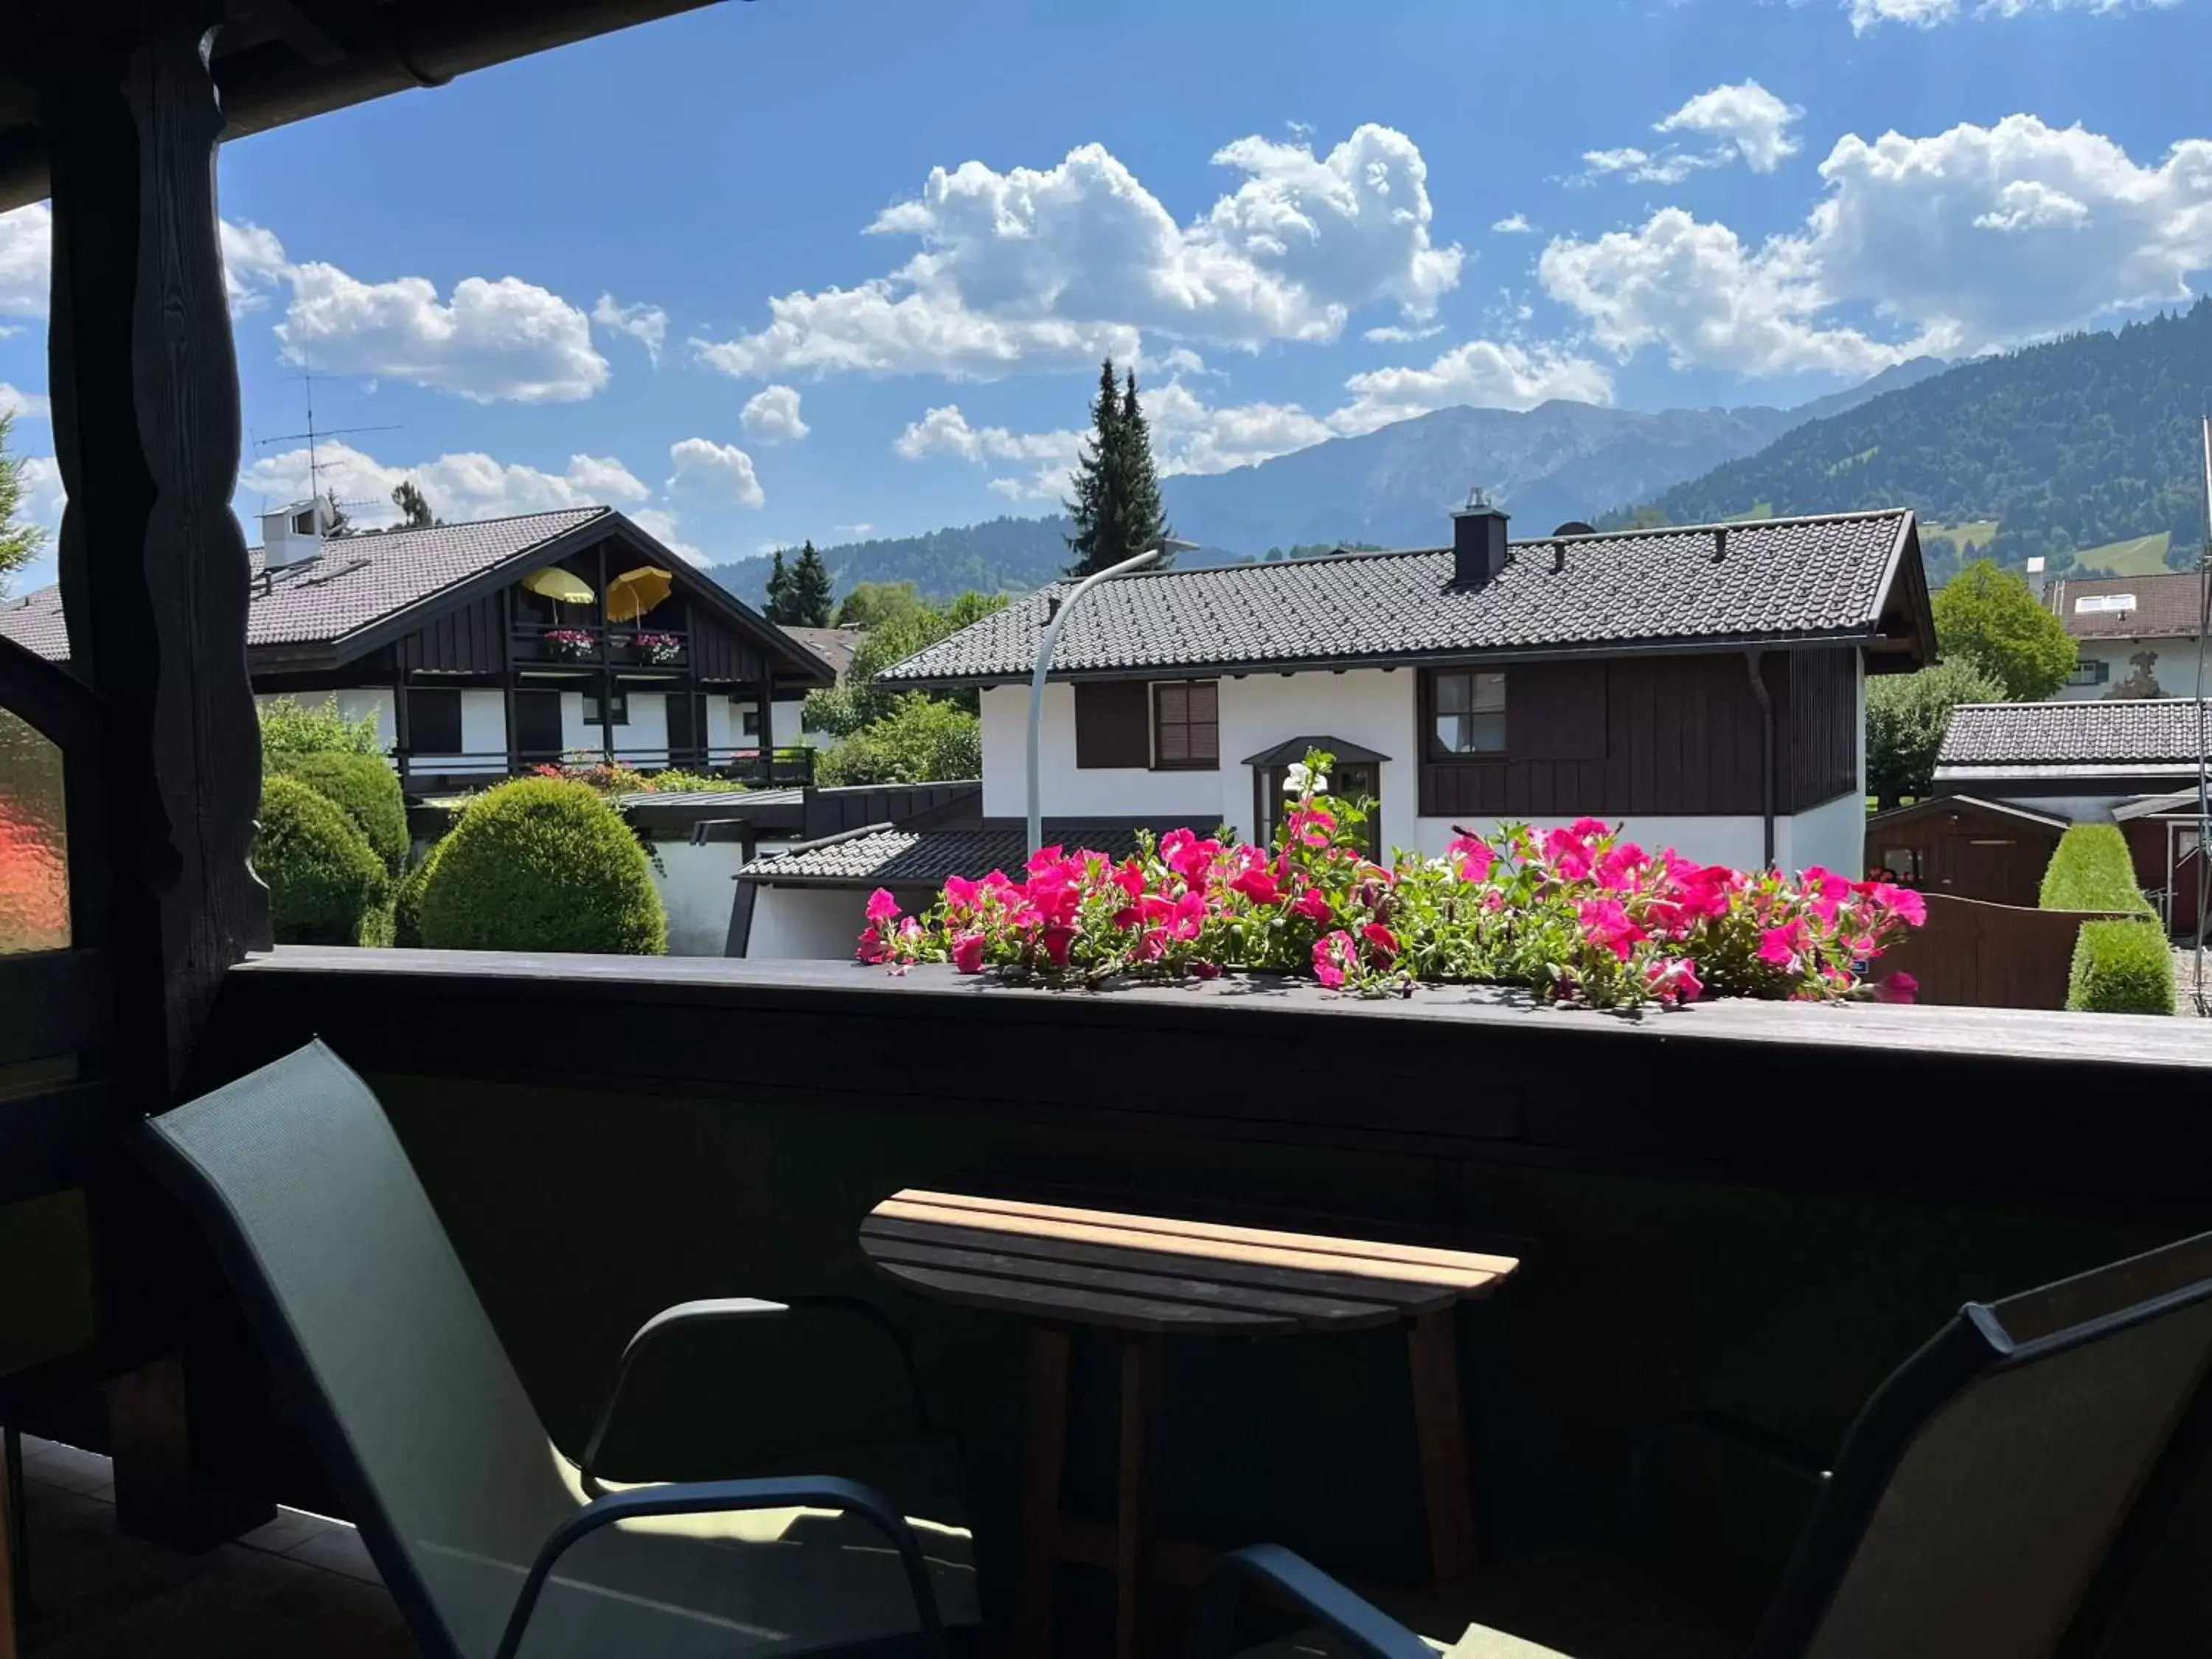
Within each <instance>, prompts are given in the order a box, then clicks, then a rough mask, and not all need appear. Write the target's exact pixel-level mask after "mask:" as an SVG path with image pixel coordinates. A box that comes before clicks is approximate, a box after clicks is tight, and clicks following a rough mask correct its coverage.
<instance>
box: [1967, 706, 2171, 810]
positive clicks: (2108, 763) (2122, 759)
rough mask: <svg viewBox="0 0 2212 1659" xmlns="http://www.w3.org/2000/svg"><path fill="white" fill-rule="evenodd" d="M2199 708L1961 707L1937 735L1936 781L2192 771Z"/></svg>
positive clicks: (2095, 776)
mask: <svg viewBox="0 0 2212 1659" xmlns="http://www.w3.org/2000/svg"><path fill="white" fill-rule="evenodd" d="M2199 708H2200V705H2199V704H2198V703H2197V702H2196V701H2195V700H2194V699H2191V698H2188V697H2160V698H2148V699H2142V700H2123V701H2118V702H1987V703H1965V704H1961V705H1960V707H1959V708H1954V709H1953V710H1952V711H1951V723H1950V726H1949V727H1948V729H1947V730H1946V731H1945V732H1944V733H1943V746H1942V749H1941V750H1939V751H1938V752H1937V754H1936V782H1938V783H1944V782H1960V783H1963V782H1968V781H1973V780H1975V779H1980V778H1992V777H2003V778H2007V779H2017V780H2030V781H2032V780H2038V779H2058V780H2063V779H2119V778H2124V777H2134V776H2138V775H2160V776H2163V775H2167V774H2178V773H2181V772H2187V771H2192V770H2194V769H2195V767H2196V764H2197V731H2198V723H2199V721H2198V711H2199ZM2204 726H2205V729H2206V730H2207V731H2208V732H2212V709H2207V710H2206V711H2205V719H2204ZM2044 793H2063V792H2059V791H2050V790H2046V791H2045V792H2044Z"/></svg>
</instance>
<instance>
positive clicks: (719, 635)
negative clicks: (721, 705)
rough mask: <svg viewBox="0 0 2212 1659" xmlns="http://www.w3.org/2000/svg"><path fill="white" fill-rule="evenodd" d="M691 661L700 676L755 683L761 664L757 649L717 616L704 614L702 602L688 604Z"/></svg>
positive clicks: (726, 681) (724, 680) (706, 678)
mask: <svg viewBox="0 0 2212 1659" xmlns="http://www.w3.org/2000/svg"><path fill="white" fill-rule="evenodd" d="M691 660H692V662H693V664H694V665H696V668H697V670H698V674H699V678H701V679H702V680H711V681H714V682H717V683H720V684H729V683H732V682H738V681H742V682H744V683H745V684H758V683H759V681H760V678H761V676H762V671H763V663H762V661H761V653H759V652H758V651H757V650H756V649H754V648H753V647H751V646H750V645H749V644H747V643H746V642H745V641H743V640H741V639H739V638H738V635H737V634H736V633H735V632H734V631H733V630H732V629H730V628H729V627H728V626H727V625H726V624H725V623H723V622H722V621H721V620H720V618H719V617H710V616H708V615H707V614H706V607H705V606H704V605H693V606H692V607H691Z"/></svg>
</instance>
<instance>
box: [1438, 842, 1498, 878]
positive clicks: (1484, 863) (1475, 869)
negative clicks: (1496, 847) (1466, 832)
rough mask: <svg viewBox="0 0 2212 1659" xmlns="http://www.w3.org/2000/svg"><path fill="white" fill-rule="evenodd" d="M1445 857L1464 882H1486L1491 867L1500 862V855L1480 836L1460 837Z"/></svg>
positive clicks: (1446, 849)
mask: <svg viewBox="0 0 2212 1659" xmlns="http://www.w3.org/2000/svg"><path fill="white" fill-rule="evenodd" d="M1444 856H1445V857H1447V858H1449V860H1451V863H1452V868H1453V869H1454V870H1455V871H1457V872H1459V878H1460V879H1461V880H1462V881H1486V880H1487V879H1488V878H1489V876H1490V870H1491V866H1492V865H1494V864H1496V863H1497V862H1498V854H1497V853H1496V852H1494V851H1493V850H1492V848H1491V845H1490V843H1489V842H1486V841H1485V840H1483V839H1482V837H1481V836H1455V837H1454V838H1453V840H1452V842H1451V845H1450V846H1449V847H1447V848H1445V849H1444Z"/></svg>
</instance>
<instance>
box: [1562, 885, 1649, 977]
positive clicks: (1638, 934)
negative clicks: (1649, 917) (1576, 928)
mask: <svg viewBox="0 0 2212 1659" xmlns="http://www.w3.org/2000/svg"><path fill="white" fill-rule="evenodd" d="M1575 920H1576V921H1577V922H1579V923H1580V924H1581V925H1582V930H1583V938H1584V939H1588V940H1589V942H1590V943H1591V944H1592V945H1595V946H1596V947H1597V948H1598V949H1599V950H1601V951H1612V952H1613V955H1614V956H1616V957H1619V958H1620V960H1621V961H1623V962H1626V961H1627V960H1628V957H1629V955H1630V953H1631V952H1632V951H1634V950H1635V948H1636V947H1637V946H1638V945H1640V944H1642V943H1643V942H1644V940H1645V939H1648V938H1650V935H1649V934H1648V933H1645V932H1644V930H1643V929H1642V928H1641V927H1638V926H1637V925H1636V923H1635V922H1634V921H1631V920H1630V919H1629V915H1628V911H1627V908H1626V906H1624V905H1623V904H1622V903H1621V902H1620V900H1619V899H1585V900H1583V902H1582V903H1581V904H1580V905H1579V906H1577V908H1576V910H1575Z"/></svg>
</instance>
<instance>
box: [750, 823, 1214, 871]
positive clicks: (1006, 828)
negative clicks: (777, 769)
mask: <svg viewBox="0 0 2212 1659" xmlns="http://www.w3.org/2000/svg"><path fill="white" fill-rule="evenodd" d="M1187 823H1189V820H1188V819H1187V818H1179V819H1176V820H1175V821H1173V822H1166V821H1163V822H1160V823H1139V822H1138V821H1135V820H1132V819H1128V818H1100V819H1091V818H1083V819H1077V818H1047V819H1046V820H1045V821H1044V840H1045V845H1046V846H1048V847H1064V848H1067V849H1069V850H1070V851H1074V850H1076V849H1079V848H1080V849H1082V850H1084V851H1087V852H1095V853H1104V854H1108V855H1109V857H1112V858H1116V859H1123V858H1127V857H1129V856H1130V855H1131V854H1134V853H1135V852H1136V850H1137V835H1138V832H1139V830H1140V829H1149V830H1151V831H1152V833H1153V834H1154V835H1160V834H1164V833H1165V832H1166V831H1167V830H1170V829H1175V828H1176V827H1177V826H1178V825H1181V824H1187ZM1189 827H1191V828H1193V829H1212V828H1213V827H1214V826H1213V825H1212V824H1206V825H1199V824H1189ZM1028 859H1029V830H1028V826H1027V825H1025V824H1024V823H1022V821H1021V820H1020V819H1018V818H985V819H983V820H982V821H981V823H968V824H962V825H952V826H947V827H945V828H943V829H900V828H896V827H894V826H892V825H890V824H884V823H878V824H872V825H869V826H868V827H867V828H866V829H850V830H848V831H846V832H845V833H844V834H843V835H841V836H826V837H824V838H823V840H821V841H817V842H805V843H803V844H801V845H799V846H796V847H793V848H787V849H786V850H783V851H781V852H777V853H772V854H765V855H763V856H762V857H760V858H757V859H755V860H753V861H752V862H751V863H750V864H748V865H746V866H745V867H744V869H742V870H740V871H739V872H738V879H739V880H740V881H752V882H763V883H766V884H769V885H770V886H810V887H934V886H938V885H940V884H942V883H943V882H944V881H945V878H946V877H948V876H966V877H968V878H969V879H970V880H976V879H980V878H982V877H984V876H987V875H988V874H990V873H991V872H992V871H994V870H1005V871H1008V872H1018V871H1019V870H1020V869H1021V868H1022V866H1023V865H1024V864H1025V863H1026V862H1027V861H1028Z"/></svg>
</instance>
